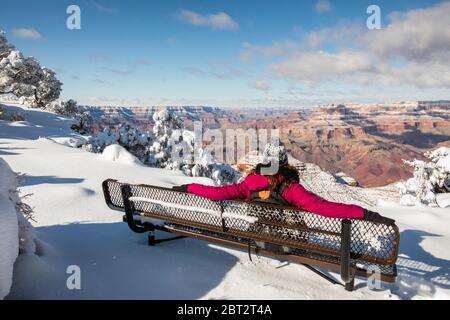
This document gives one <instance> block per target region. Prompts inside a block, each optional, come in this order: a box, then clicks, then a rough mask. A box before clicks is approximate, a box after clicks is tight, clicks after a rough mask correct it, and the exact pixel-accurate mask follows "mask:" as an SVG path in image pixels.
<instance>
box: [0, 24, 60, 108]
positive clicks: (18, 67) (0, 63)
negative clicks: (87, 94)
mask: <svg viewBox="0 0 450 320" xmlns="http://www.w3.org/2000/svg"><path fill="white" fill-rule="evenodd" d="M61 86H62V83H61V82H60V81H59V80H58V79H56V75H55V72H54V71H53V70H50V69H47V68H43V67H41V65H40V64H39V62H38V61H37V60H36V59H34V58H33V57H24V56H23V54H22V53H21V52H20V51H19V50H17V49H16V48H15V47H14V46H12V45H11V44H9V42H8V41H7V39H6V37H5V33H4V32H3V31H0V94H13V95H15V96H16V97H18V98H19V101H21V102H22V103H28V104H29V105H30V106H31V107H36V108H45V107H46V106H47V105H48V104H49V103H50V102H52V101H54V100H56V99H58V98H59V95H60V93H61Z"/></svg>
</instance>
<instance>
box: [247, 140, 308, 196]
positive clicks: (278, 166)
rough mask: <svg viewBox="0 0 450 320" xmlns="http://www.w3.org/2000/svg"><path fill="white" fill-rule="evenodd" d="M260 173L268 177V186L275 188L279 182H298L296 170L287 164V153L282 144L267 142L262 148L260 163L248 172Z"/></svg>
mask: <svg viewBox="0 0 450 320" xmlns="http://www.w3.org/2000/svg"><path fill="white" fill-rule="evenodd" d="M252 173H253V174H260V175H264V176H266V177H268V178H269V181H270V188H275V187H276V186H277V185H279V184H280V183H288V184H291V183H294V182H299V177H298V171H297V169H296V168H295V167H293V166H291V165H289V161H288V154H287V151H286V148H285V147H284V146H283V145H273V144H268V145H267V147H266V148H265V150H264V159H263V162H262V163H259V164H257V165H256V167H255V168H254V169H253V170H252V171H251V172H250V174H252Z"/></svg>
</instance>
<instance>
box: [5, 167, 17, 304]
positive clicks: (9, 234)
mask: <svg viewBox="0 0 450 320" xmlns="http://www.w3.org/2000/svg"><path fill="white" fill-rule="evenodd" d="M0 182H1V183H0V299H3V298H4V297H5V296H6V295H7V294H8V293H9V290H10V288H11V285H12V276H13V266H14V262H15V260H16V258H17V256H18V254H19V226H18V219H17V213H16V208H15V204H14V203H13V201H12V200H11V197H10V191H11V190H16V188H17V180H16V176H15V175H14V173H13V172H12V171H11V169H10V168H9V166H8V164H7V163H6V162H5V161H4V160H3V159H1V158H0Z"/></svg>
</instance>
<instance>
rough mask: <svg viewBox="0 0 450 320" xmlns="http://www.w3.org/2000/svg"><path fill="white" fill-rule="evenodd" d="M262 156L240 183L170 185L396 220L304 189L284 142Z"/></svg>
mask: <svg viewBox="0 0 450 320" xmlns="http://www.w3.org/2000/svg"><path fill="white" fill-rule="evenodd" d="M264 156H265V157H264V159H265V161H264V162H265V163H263V164H258V165H257V166H256V168H255V169H254V170H252V171H251V172H250V174H249V175H247V177H246V178H245V179H244V181H243V182H241V183H239V184H234V185H229V186H224V187H214V186H205V185H201V184H196V183H193V184H188V185H182V186H179V187H174V188H173V189H174V190H177V191H183V192H188V193H192V194H196V195H198V196H201V197H205V198H208V199H211V200H233V199H246V200H259V201H261V200H262V201H264V202H278V203H284V204H289V205H291V206H295V207H299V208H302V209H303V210H305V211H309V212H312V213H315V214H318V215H321V216H324V217H329V218H341V219H344V218H345V219H347V218H349V219H364V220H368V221H372V222H375V223H383V224H388V225H392V224H394V223H395V221H394V220H392V219H389V218H386V217H382V216H381V215H379V214H378V213H376V212H372V211H369V210H367V209H364V208H362V207H360V206H357V205H352V204H343V203H336V202H330V201H327V200H324V199H322V198H320V197H318V196H317V195H315V194H314V193H312V192H310V191H308V190H306V189H305V188H304V187H303V186H302V185H301V184H300V183H299V178H298V172H297V170H296V169H295V168H294V167H292V166H290V165H289V164H288V155H287V152H286V149H285V148H284V147H283V146H273V145H268V146H267V147H266V149H265V151H264ZM273 161H278V164H279V166H278V167H279V168H278V171H277V172H271V163H273Z"/></svg>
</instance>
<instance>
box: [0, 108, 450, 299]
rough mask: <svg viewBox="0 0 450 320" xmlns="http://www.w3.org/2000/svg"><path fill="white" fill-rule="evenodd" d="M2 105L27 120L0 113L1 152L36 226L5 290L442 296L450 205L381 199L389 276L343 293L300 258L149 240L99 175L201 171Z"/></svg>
mask: <svg viewBox="0 0 450 320" xmlns="http://www.w3.org/2000/svg"><path fill="white" fill-rule="evenodd" d="M8 109H16V111H20V112H25V113H26V114H25V118H26V120H27V121H26V122H16V123H11V122H6V121H0V157H2V158H3V159H5V160H6V162H7V163H8V164H9V166H10V167H11V168H12V170H14V171H15V172H20V173H23V174H26V176H24V177H23V178H22V179H21V191H22V193H23V194H28V193H31V194H32V196H30V197H28V198H27V200H26V201H27V203H29V204H30V205H32V206H33V207H34V211H35V219H36V222H35V223H33V225H34V226H35V227H36V232H37V240H36V254H31V253H27V254H21V255H19V257H18V259H17V260H16V263H15V265H14V278H13V284H12V289H11V292H10V294H9V295H8V296H7V298H8V299H18V298H30V299H104V298H113V299H116V298H117V299H119V298H122V299H131V298H137V299H165V298H174V299H211V298H215V299H218V298H219V299H220V298H227V299H233V298H234V299H399V298H400V299H411V298H444V299H448V298H450V251H449V250H448V248H449V247H450V230H449V228H448V226H449V223H450V208H427V207H423V208H419V207H401V206H399V205H398V204H396V203H395V202H389V201H386V200H383V201H381V202H380V205H379V207H377V208H376V209H377V210H378V211H380V212H381V213H382V214H384V215H386V216H389V217H392V218H394V219H396V220H397V221H398V225H399V227H400V229H401V245H400V258H399V263H398V267H399V277H398V281H397V283H396V284H394V285H387V284H383V288H382V290H378V291H373V290H369V289H368V288H367V287H366V283H365V281H363V280H362V279H358V280H357V283H356V288H357V289H358V290H357V291H355V292H352V293H349V292H346V291H344V290H343V288H342V287H340V286H335V285H332V284H330V283H329V282H327V281H326V280H324V279H322V278H320V277H318V276H316V275H315V274H313V273H311V271H309V270H308V269H306V268H305V267H303V266H301V265H296V264H288V263H285V262H283V261H278V260H273V259H268V258H263V257H254V258H253V262H251V261H249V259H248V255H247V252H246V251H242V250H237V249H232V248H228V247H223V246H218V245H211V244H208V243H206V242H203V241H199V240H194V239H182V240H177V241H173V242H167V243H163V244H160V245H158V246H156V247H148V246H147V245H146V237H145V236H143V235H139V234H135V233H133V232H131V231H130V230H129V229H128V227H127V226H126V224H124V223H122V222H121V219H122V217H121V215H120V213H117V212H113V211H111V210H110V209H108V208H107V206H106V205H105V204H104V200H103V194H102V190H101V182H102V181H103V180H104V179H106V178H115V179H119V180H123V181H128V182H139V183H147V184H155V185H161V186H166V187H169V186H172V185H179V184H183V183H189V182H193V181H196V182H203V183H211V181H210V180H209V179H205V178H188V177H186V176H183V175H182V174H181V173H177V172H172V171H167V170H160V169H152V168H148V167H145V166H142V165H139V164H136V163H135V162H134V161H126V158H123V157H122V156H123V154H122V151H121V150H117V149H114V150H110V152H109V153H108V154H107V155H104V156H102V155H99V154H92V153H88V152H86V151H84V150H81V149H76V148H71V147H68V146H67V145H71V141H72V142H73V141H76V140H77V139H80V136H77V135H76V134H74V133H73V132H71V131H70V130H69V129H68V127H69V126H70V124H71V121H69V120H66V119H64V118H61V117H58V116H57V115H55V114H52V113H47V112H43V111H38V110H32V109H31V110H30V109H25V110H22V109H21V107H18V106H10V107H8ZM70 139H72V140H70ZM114 160H118V161H114ZM1 183H2V184H3V181H1ZM368 192H370V191H368ZM378 193H379V190H376V191H374V194H378ZM0 217H2V216H1V215H0ZM2 218H3V217H2ZM2 223H3V221H1V222H0V226H2ZM158 236H160V237H166V236H167V235H165V234H163V233H161V234H158ZM2 259H3V257H2ZM72 265H76V266H79V267H80V270H81V289H80V290H69V289H68V288H67V286H66V280H67V278H68V277H69V274H67V273H66V270H67V268H68V267H69V266H72ZM333 275H334V276H336V277H337V278H338V275H337V274H333Z"/></svg>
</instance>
